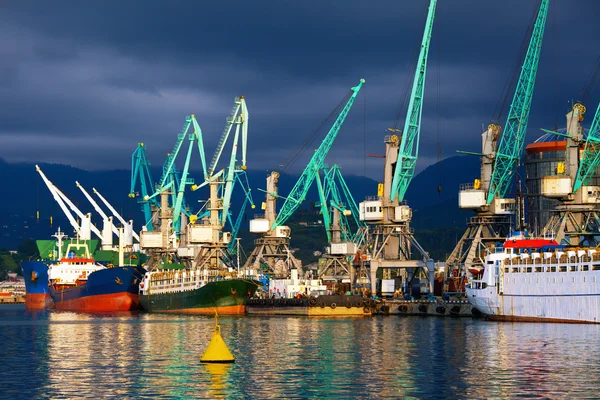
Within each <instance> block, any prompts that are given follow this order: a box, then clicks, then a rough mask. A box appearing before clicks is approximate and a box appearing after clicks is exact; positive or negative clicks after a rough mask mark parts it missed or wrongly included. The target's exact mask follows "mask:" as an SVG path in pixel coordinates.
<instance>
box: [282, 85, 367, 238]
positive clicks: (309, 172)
mask: <svg viewBox="0 0 600 400" xmlns="http://www.w3.org/2000/svg"><path fill="white" fill-rule="evenodd" d="M364 83H365V80H364V79H361V80H360V82H359V83H358V85H356V86H354V87H353V88H351V91H352V95H351V96H350V98H349V99H348V102H347V103H346V105H345V106H344V108H343V109H342V111H341V112H340V114H339V115H338V117H337V119H336V120H335V122H334V123H333V126H332V127H331V129H330V130H329V132H328V133H327V136H325V139H323V142H322V143H321V145H320V146H319V148H318V149H317V150H316V151H315V153H314V154H313V156H312V158H311V159H310V161H309V163H308V165H307V166H306V168H305V169H304V172H302V175H301V176H300V178H299V179H298V181H297V182H296V184H295V185H294V187H293V188H292V191H291V192H290V194H289V195H288V197H287V198H286V199H285V202H284V203H283V206H282V207H281V210H280V211H279V214H278V215H277V218H276V219H275V221H274V222H273V225H272V226H271V230H274V229H275V228H276V227H278V226H282V225H283V224H285V222H286V221H287V220H288V219H289V218H290V216H291V215H292V214H293V213H294V211H296V209H298V207H299V206H300V204H302V202H303V201H304V199H305V198H306V195H307V193H308V191H309V189H310V187H311V185H312V183H313V181H314V180H315V178H316V176H317V174H318V172H319V169H321V168H322V166H323V162H324V161H325V157H326V156H327V153H329V150H330V149H331V146H332V145H333V142H334V141H335V138H336V137H337V134H338V132H339V131H340V128H341V127H342V124H343V123H344V120H345V119H346V117H347V116H348V112H349V111H350V108H352V104H354V100H355V99H356V96H357V95H358V92H359V91H360V88H361V87H362V85H363V84H364Z"/></svg>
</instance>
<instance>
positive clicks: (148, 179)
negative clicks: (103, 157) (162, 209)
mask: <svg viewBox="0 0 600 400" xmlns="http://www.w3.org/2000/svg"><path fill="white" fill-rule="evenodd" d="M138 180H139V182H140V195H141V197H142V200H141V201H140V203H142V211H143V212H144V220H145V223H146V226H147V228H148V230H149V231H152V230H153V226H152V223H151V222H150V221H151V220H152V207H151V206H152V205H155V206H157V207H158V206H159V204H158V202H157V201H156V200H155V199H152V200H150V201H146V200H144V199H145V198H146V197H147V196H148V194H149V193H148V188H153V187H154V181H153V180H152V175H151V173H150V162H149V161H148V159H147V158H146V147H145V146H144V143H138V145H137V147H136V149H135V150H134V151H133V154H132V155H131V189H130V191H129V197H130V198H132V199H133V198H135V196H136V194H135V193H136V190H135V188H136V186H137V182H138Z"/></svg>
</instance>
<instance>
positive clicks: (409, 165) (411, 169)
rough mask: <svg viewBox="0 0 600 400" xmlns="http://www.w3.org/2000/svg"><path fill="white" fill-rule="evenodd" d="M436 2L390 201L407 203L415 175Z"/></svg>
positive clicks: (425, 36)
mask: <svg viewBox="0 0 600 400" xmlns="http://www.w3.org/2000/svg"><path fill="white" fill-rule="evenodd" d="M436 4H437V0H431V1H430V3H429V11H428V13H427V22H426V24H425V32H424V33H423V40H422V42H421V51H420V53H419V62H418V64H417V69H416V70H415V77H414V79H413V86H412V92H411V95H410V101H409V103H408V110H407V112H406V119H405V121H404V130H403V131H402V141H401V142H400V147H399V148H398V161H397V163H396V170H395V172H394V179H393V181H392V187H391V190H390V201H394V200H395V199H396V198H398V201H402V200H404V195H405V194H406V191H407V189H408V186H409V185H410V182H411V180H412V178H413V176H414V174H415V167H416V164H417V157H418V154H419V136H420V133H421V115H422V112H423V93H424V91H425V75H426V72H427V56H428V55H429V43H430V41H431V32H432V30H433V20H434V17H435V7H436Z"/></svg>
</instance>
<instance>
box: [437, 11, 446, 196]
mask: <svg viewBox="0 0 600 400" xmlns="http://www.w3.org/2000/svg"><path fill="white" fill-rule="evenodd" d="M437 32H438V33H436V35H437V40H436V41H435V43H436V50H437V51H436V53H437V54H436V62H437V71H436V84H437V85H436V86H437V90H436V94H437V96H436V107H435V108H436V110H435V111H436V112H435V122H436V132H437V164H438V177H437V178H438V187H437V191H438V198H440V199H441V198H442V182H443V172H444V169H443V168H442V130H441V127H440V58H441V56H442V55H441V52H440V37H441V35H440V34H439V32H440V27H439V22H438V29H437Z"/></svg>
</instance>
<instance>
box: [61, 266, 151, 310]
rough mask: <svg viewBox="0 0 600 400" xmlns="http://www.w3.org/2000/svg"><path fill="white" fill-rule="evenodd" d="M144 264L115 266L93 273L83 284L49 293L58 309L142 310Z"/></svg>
mask: <svg viewBox="0 0 600 400" xmlns="http://www.w3.org/2000/svg"><path fill="white" fill-rule="evenodd" d="M145 272H146V270H145V269H144V268H142V267H115V268H107V269H103V270H99V271H96V272H94V273H92V274H91V275H90V276H89V278H88V280H87V282H86V283H85V284H83V285H80V286H77V287H73V288H65V289H59V290H55V288H54V286H52V285H50V286H49V292H50V296H51V297H52V300H53V301H54V308H56V309H57V310H69V311H86V312H111V311H132V310H138V309H140V301H139V284H140V282H141V280H142V278H143V276H144V273H145Z"/></svg>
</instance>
